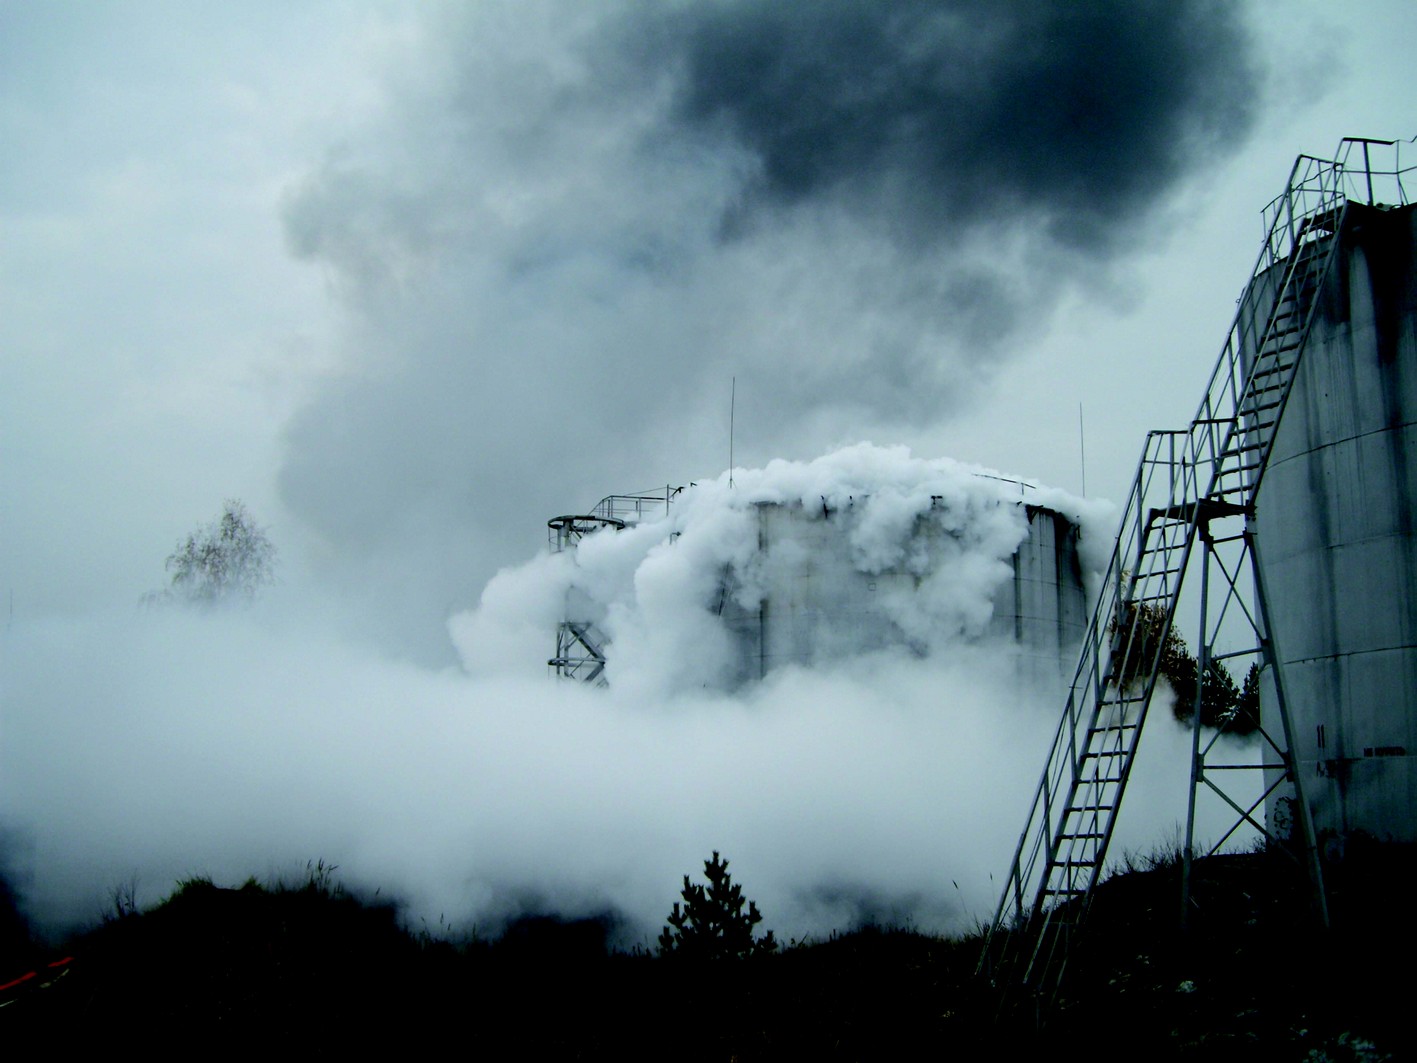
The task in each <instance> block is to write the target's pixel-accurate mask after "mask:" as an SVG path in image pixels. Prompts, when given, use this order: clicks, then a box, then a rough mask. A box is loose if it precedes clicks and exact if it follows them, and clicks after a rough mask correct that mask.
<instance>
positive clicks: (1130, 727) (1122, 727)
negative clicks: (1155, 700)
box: [1087, 698, 1141, 735]
mask: <svg viewBox="0 0 1417 1063" xmlns="http://www.w3.org/2000/svg"><path fill="white" fill-rule="evenodd" d="M1135 700H1137V701H1140V700H1141V699H1140V698H1137V699H1135ZM1138 726H1139V725H1138V724H1135V723H1114V724H1109V725H1107V726H1106V727H1092V728H1089V729H1088V732H1087V733H1088V734H1089V735H1100V734H1109V733H1110V732H1112V731H1135V730H1136V729H1137V727H1138Z"/></svg>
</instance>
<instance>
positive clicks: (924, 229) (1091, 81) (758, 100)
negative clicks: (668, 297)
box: [626, 0, 1258, 250]
mask: <svg viewBox="0 0 1417 1063" xmlns="http://www.w3.org/2000/svg"><path fill="white" fill-rule="evenodd" d="M626 39H627V41H628V43H627V45H626V49H627V52H628V53H629V54H631V55H634V56H635V57H636V58H637V59H638V60H640V61H642V62H645V63H648V62H649V61H650V60H651V58H653V59H654V61H656V62H657V63H659V64H663V65H664V66H666V67H667V68H668V69H669V70H671V71H674V72H675V80H676V90H675V102H674V114H675V118H676V119H677V120H678V121H679V122H681V123H683V124H684V125H685V126H686V127H691V128H696V129H699V130H710V131H713V130H716V131H719V132H721V133H722V134H724V135H726V136H727V137H729V138H730V139H731V140H732V141H734V142H735V143H737V144H738V145H740V146H741V147H742V148H744V149H745V150H746V151H748V152H749V153H750V154H751V156H752V157H753V158H754V159H755V160H756V163H757V171H756V175H755V176H756V180H755V181H754V182H753V184H752V185H751V186H750V187H749V188H747V189H745V210H746V211H747V212H749V213H751V212H754V211H757V210H761V209H765V208H780V207H782V206H789V205H792V204H796V203H800V202H803V201H808V200H811V199H813V198H816V197H821V196H841V197H842V198H844V199H845V200H846V201H847V202H849V203H850V204H852V205H853V206H855V207H858V208H860V209H864V210H866V211H868V212H870V213H872V214H874V215H875V216H876V217H877V220H880V221H882V222H884V223H886V224H888V225H890V226H891V227H892V229H893V231H895V232H896V233H898V234H901V235H913V236H915V237H917V238H920V239H928V240H935V239H939V238H942V237H946V236H947V235H948V230H949V229H950V228H951V227H953V226H957V225H961V224H963V225H970V224H978V223H980V222H983V221H989V220H993V221H999V220H1002V219H1003V218H1004V217H1005V215H1006V214H1008V213H1012V212H1022V213H1023V214H1024V215H1025V216H1026V217H1029V218H1032V219H1034V220H1037V221H1040V222H1042V223H1043V224H1044V225H1045V227H1046V228H1047V230H1048V235H1049V236H1050V237H1051V238H1053V239H1055V240H1057V241H1058V242H1059V243H1061V244H1064V245H1068V246H1075V247H1081V248H1086V249H1091V250H1098V249H1106V248H1110V247H1113V246H1115V244H1116V242H1117V240H1118V239H1119V238H1120V236H1119V234H1125V232H1126V230H1127V229H1128V227H1129V226H1130V225H1131V224H1132V223H1134V222H1135V221H1136V219H1137V217H1138V215H1140V214H1144V213H1146V212H1147V210H1148V209H1149V208H1151V207H1152V206H1154V205H1155V203H1156V202H1157V200H1158V199H1159V198H1160V197H1161V196H1162V195H1164V194H1165V192H1166V191H1167V190H1168V189H1169V188H1170V186H1171V185H1173V184H1174V183H1175V182H1176V181H1177V180H1178V179H1180V178H1181V177H1183V176H1185V175H1186V174H1187V173H1188V172H1189V171H1191V170H1192V169H1193V168H1195V167H1196V166H1198V165H1200V164H1201V163H1203V162H1206V161H1208V160H1209V159H1210V158H1212V157H1213V156H1214V155H1215V154H1216V153H1217V152H1220V151H1222V150H1224V149H1225V148H1227V147H1230V146H1232V145H1233V144H1234V143H1235V142H1236V141H1237V139H1238V138H1239V137H1240V136H1241V135H1242V134H1243V133H1244V132H1245V130H1246V129H1247V127H1248V125H1249V123H1250V119H1251V111H1252V108H1253V107H1254V105H1255V102H1256V98H1257V89H1258V76H1257V74H1256V71H1255V70H1254V67H1253V65H1252V63H1251V61H1250V58H1249V41H1248V39H1247V34H1246V32H1245V29H1244V27H1243V24H1242V22H1241V18H1240V11H1239V9H1238V8H1237V7H1236V6H1235V5H1233V4H1222V3H1217V2H1215V0H1187V2H1182V3H1132V2H1123V3H1098V2H1092V3H1038V2H1036V0H1014V2H999V0H988V2H981V0H942V2H935V3H920V2H918V0H888V2H882V0H824V2H821V3H815V4H812V5H811V6H810V7H800V6H789V5H780V4H778V5H774V4H764V3H758V2H752V0H731V2H722V3H710V4H685V5H680V6H679V7H677V8H676V9H675V10H674V11H673V12H672V13H670V14H666V15H663V16H662V17H659V18H651V19H647V20H644V21H643V22H640V23H639V24H637V25H636V26H635V27H634V29H633V31H627V33H626Z"/></svg>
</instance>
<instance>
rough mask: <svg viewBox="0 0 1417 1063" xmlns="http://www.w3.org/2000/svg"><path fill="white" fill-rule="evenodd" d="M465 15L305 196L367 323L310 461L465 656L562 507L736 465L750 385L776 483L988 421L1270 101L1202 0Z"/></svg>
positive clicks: (315, 487) (304, 188)
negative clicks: (1008, 384) (1195, 178)
mask: <svg viewBox="0 0 1417 1063" xmlns="http://www.w3.org/2000/svg"><path fill="white" fill-rule="evenodd" d="M440 12H441V13H439V14H437V15H429V16H428V17H427V20H426V25H425V36H424V39H423V40H422V41H421V42H419V44H418V47H417V49H416V50H415V52H414V56H413V59H412V60H410V65H411V66H413V67H416V68H417V69H416V70H412V71H411V70H400V71H395V72H393V73H391V75H390V81H389V89H388V100H387V105H386V107H385V109H384V111H383V113H382V115H381V116H377V117H373V118H370V120H369V122H368V124H367V126H366V127H364V128H362V129H356V130H355V131H354V132H353V133H352V134H351V135H350V136H349V137H347V138H345V140H344V141H343V142H342V143H341V144H340V145H339V147H338V149H337V150H332V151H331V152H330V154H329V156H328V157H327V158H326V159H325V160H324V161H323V162H322V163H321V164H320V165H318V166H316V167H315V168H313V169H312V171H311V172H310V173H309V174H308V175H307V176H306V178H305V179H304V180H303V181H302V182H301V183H300V184H299V185H298V187H297V188H296V189H295V190H294V191H293V193H292V195H291V197H290V201H289V206H288V209H287V213H286V226H287V232H288V238H289V241H290V244H291V246H292V248H293V249H294V250H295V251H296V252H297V253H298V254H300V255H303V256H305V257H306V258H308V259H310V260H312V261H315V262H318V263H320V264H322V265H323V266H325V267H326V269H327V271H328V273H329V275H330V277H331V278H332V279H333V280H334V282H335V290H336V291H338V292H339V293H341V295H342V297H343V299H344V303H345V309H346V313H347V322H348V334H347V338H346V342H345V343H344V345H343V348H342V350H341V352H340V354H341V357H342V362H343V364H342V366H341V369H340V371H339V373H338V374H337V376H336V377H335V378H333V379H332V380H331V381H330V383H329V384H328V385H327V386H325V387H324V388H322V389H321V390H319V391H317V392H316V393H315V394H314V395H313V396H312V398H311V400H310V401H309V402H308V403H307V405H306V406H305V408H304V409H303V410H302V411H301V412H300V413H299V414H298V415H297V416H296V417H295V418H294V420H293V421H292V423H291V425H290V427H289V430H288V431H287V434H286V446H285V455H284V461H283V468H282V473H281V488H282V494H283V498H284V500H285V502H286V503H287V505H288V506H289V507H290V509H291V510H292V511H293V512H294V513H296V514H297V515H299V516H300V517H302V518H303V519H304V520H305V522H306V523H307V524H308V525H309V526H310V527H311V528H312V529H314V531H315V532H316V533H317V534H318V535H319V536H320V537H322V538H323V539H324V540H326V541H327V542H328V543H329V544H331V551H330V552H331V554H332V555H337V556H339V557H341V558H343V562H342V564H344V565H345V566H346V569H347V571H346V573H345V578H347V579H348V580H350V581H355V580H361V579H365V578H366V577H364V576H362V575H359V573H360V572H361V566H365V565H367V564H368V562H370V560H371V559H375V558H377V560H378V565H379V568H380V570H381V571H383V572H385V573H386V574H387V583H386V586H385V587H384V588H382V589H381V590H380V592H379V594H378V602H377V608H376V610H375V611H376V612H379V613H381V614H384V615H385V620H384V621H381V623H384V624H385V626H386V627H387V628H388V629H389V630H392V629H393V628H394V627H398V628H400V629H403V630H408V628H409V624H408V618H409V617H412V616H414V615H417V614H418V613H419V611H420V610H421V611H422V613H423V615H425V616H427V617H428V619H427V621H426V622H425V624H424V627H425V630H426V632H427V640H426V644H431V643H432V642H437V643H438V645H439V646H440V651H439V652H446V646H445V640H442V639H441V638H440V637H439V636H438V634H437V632H436V630H435V629H437V628H438V627H439V626H440V624H441V617H442V616H443V615H446V613H447V611H448V610H449V609H450V608H451V607H454V606H458V605H466V604H469V601H470V599H471V597H472V596H473V595H474V594H475V592H476V588H477V587H478V586H479V585H480V583H481V582H482V581H483V580H485V579H486V578H487V577H488V576H490V575H491V573H492V571H494V570H495V568H496V567H498V566H500V565H504V564H507V563H510V562H512V561H515V560H518V559H519V558H520V557H522V556H525V553H526V552H527V551H528V550H530V549H531V548H533V545H534V544H535V543H537V542H538V540H539V534H538V531H537V529H538V527H539V525H540V524H541V523H542V522H543V521H544V520H545V519H546V518H547V517H548V516H550V515H552V514H553V513H559V512H566V511H567V510H568V509H575V508H578V507H582V506H586V505H589V504H591V503H593V502H594V500H595V499H596V498H598V497H599V496H600V495H602V494H607V493H611V492H614V491H624V490H631V489H638V488H643V487H647V486H649V485H652V484H655V483H660V484H662V483H664V482H665V481H666V480H674V481H675V482H676V483H677V482H682V480H685V479H689V478H692V477H695V476H702V475H712V474H714V473H716V472H717V471H718V470H719V469H721V468H722V467H723V464H724V461H725V459H726V457H727V451H728V446H727V438H726V437H727V412H728V411H727V397H728V395H727V393H728V391H729V380H730V378H731V377H737V380H738V393H739V399H740V403H739V407H738V414H739V418H738V427H739V433H740V434H739V443H740V448H739V451H738V454H739V457H740V458H741V459H745V460H747V461H750V462H757V463H759V464H761V463H762V462H764V461H766V460H768V459H769V458H771V457H774V456H787V457H806V456H811V455H812V454H813V453H816V452H819V451H820V449H821V448H823V447H825V446H828V445H833V444H838V443H840V442H842V441H844V440H847V439H860V438H864V437H867V436H869V435H871V434H877V435H878V437H879V438H880V439H881V441H890V440H892V439H898V438H899V436H898V435H897V434H896V432H897V431H898V430H899V429H900V428H901V427H907V428H908V427H909V426H919V425H925V424H929V423H932V422H934V421H937V420H939V419H941V418H945V417H948V416H950V415H951V413H953V412H956V411H958V410H960V409H961V408H963V407H965V406H967V405H968V404H969V403H971V402H972V401H973V400H974V399H975V398H976V397H977V396H978V394H979V392H980V389H981V388H983V387H987V386H988V382H989V379H990V376H991V374H992V373H993V371H994V369H995V367H996V366H997V365H998V364H999V361H1000V359H1002V358H1004V357H1006V356H1007V355H1008V354H1009V352H1010V350H1011V345H1012V344H1015V343H1016V342H1017V340H1018V337H1019V336H1021V335H1022V334H1023V333H1024V331H1025V328H1026V327H1034V328H1038V327H1042V324H1043V322H1045V321H1046V318H1047V315H1048V313H1049V311H1050V310H1051V308H1052V306H1053V304H1054V302H1055V300H1056V299H1057V297H1058V296H1059V294H1060V293H1061V292H1063V291H1066V290H1068V289H1069V288H1070V287H1071V286H1076V285H1083V286H1085V285H1087V284H1089V283H1093V280H1092V279H1089V278H1090V277H1092V278H1100V280H1101V281H1102V282H1105V279H1106V277H1107V274H1108V270H1109V269H1110V268H1111V267H1112V266H1113V265H1115V263H1117V262H1121V261H1125V257H1126V256H1125V254H1124V253H1123V251H1122V248H1123V247H1124V246H1125V242H1126V241H1125V238H1126V237H1127V236H1128V235H1129V234H1131V233H1133V232H1134V231H1135V230H1136V228H1137V226H1138V225H1139V224H1140V223H1142V222H1144V221H1147V220H1149V219H1151V218H1153V217H1154V216H1155V215H1156V214H1157V212H1159V211H1161V210H1163V209H1164V208H1165V207H1166V205H1167V204H1168V203H1169V202H1170V197H1171V195H1172V193H1173V192H1174V191H1175V189H1176V188H1177V187H1178V185H1179V184H1180V183H1182V182H1183V180H1184V179H1185V178H1186V177H1187V176H1188V175H1190V174H1191V173H1192V172H1193V170H1194V168H1195V167H1198V166H1200V165H1201V164H1202V163H1204V162H1206V161H1208V160H1210V159H1211V158H1212V156H1213V155H1214V153H1215V152H1217V151H1219V150H1221V149H1222V148H1223V147H1225V146H1226V145H1230V144H1233V143H1234V142H1235V141H1236V140H1237V138H1239V137H1240V136H1241V135H1242V133H1243V132H1244V130H1245V128H1246V123H1247V115H1248V110H1247V104H1248V99H1249V94H1250V93H1251V92H1252V90H1253V88H1254V84H1255V75H1254V74H1253V72H1252V69H1251V64H1250V61H1249V59H1248V55H1249V53H1248V51H1247V46H1246V40H1245V36H1244V33H1243V32H1242V30H1241V28H1240V25H1239V20H1238V16H1236V15H1235V14H1234V13H1233V11H1232V9H1231V8H1229V7H1227V6H1223V5H1220V4H1215V3H1208V2H1201V0H1193V2H1190V3H1182V4H1142V5H1138V4H1131V3H1116V4H1084V5H1080V4H1074V3H1051V4H1043V3H1022V2H1019V3H1012V4H983V3H965V2H960V0H951V2H942V3H935V4H920V3H881V2H874V3H866V2H860V3H855V2H846V0H834V2H823V3H820V4H813V5H810V6H807V7H803V6H799V7H794V8H789V7H786V6H784V5H774V4H765V3H764V4H758V3H746V2H731V3H709V4H683V5H679V6H675V7H672V8H666V7H663V6H660V5H641V4H624V5H620V6H618V7H615V6H611V5H594V6H589V5H578V4H563V3H554V2H545V3H540V4H530V5H525V6H518V7H517V8H516V9H515V11H508V10H504V9H493V8H486V7H476V8H461V7H450V8H446V9H440ZM430 557H437V558H439V559H440V561H441V562H442V563H444V564H445V565H447V566H449V568H447V569H445V570H444V574H443V575H442V576H440V577H438V578H436V579H434V578H433V577H430V576H429V575H428V570H429V558H430ZM434 584H436V586H434ZM389 588H395V589H394V590H393V591H392V592H390V590H389ZM401 597H402V598H407V601H406V602H405V607H402V608H401V607H399V606H398V604H397V603H398V601H399V600H400V598H401ZM394 614H398V615H399V616H400V617H401V618H400V619H399V620H398V623H397V625H395V624H394V623H393V620H392V616H393V615H394Z"/></svg>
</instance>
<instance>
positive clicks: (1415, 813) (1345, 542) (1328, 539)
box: [1247, 205, 1417, 841]
mask: <svg viewBox="0 0 1417 1063" xmlns="http://www.w3.org/2000/svg"><path fill="white" fill-rule="evenodd" d="M1414 238H1417V211H1414V209H1413V208H1411V207H1404V208H1396V209H1382V208H1373V207H1364V206H1361V205H1351V206H1350V207H1349V208H1348V212H1347V215H1346V218H1345V222H1344V225H1343V227H1342V230H1341V232H1340V233H1339V234H1338V240H1339V245H1338V248H1337V252H1336V253H1337V256H1338V257H1337V259H1336V261H1335V262H1334V264H1333V268H1332V269H1331V270H1330V271H1329V273H1328V275H1327V277H1326V279H1325V281H1324V284H1323V286H1322V288H1321V289H1320V291H1319V294H1318V302H1317V305H1316V308H1315V312H1314V320H1313V325H1312V327H1311V331H1310V334H1309V338H1308V342H1307V344H1306V345H1305V347H1304V350H1303V353H1302V357H1301V361H1300V363H1299V369H1298V372H1297V376H1296V377H1295V381H1294V386H1293V390H1292V392H1291V394H1290V398H1289V402H1288V405H1287V407H1286V408H1285V410H1284V414H1283V417H1282V419H1281V421H1280V423H1279V426H1278V429H1277V434H1276V437H1275V442H1274V449H1273V451H1272V454H1271V457H1270V461H1269V466H1268V469H1267V471H1266V474H1265V479H1264V482H1263V484H1262V486H1261V489H1260V492H1259V495H1258V498H1257V505H1256V523H1255V528H1256V531H1257V535H1258V541H1259V544H1260V557H1261V561H1262V563H1263V565H1264V574H1265V583H1266V585H1267V589H1268V592H1269V601H1268V606H1269V614H1268V621H1269V624H1270V628H1271V632H1272V634H1273V638H1274V640H1275V644H1276V648H1277V650H1278V652H1279V661H1280V665H1281V668H1282V676H1283V680H1284V683H1283V686H1284V691H1285V696H1286V699H1287V703H1288V707H1289V712H1290V719H1291V723H1292V725H1293V740H1294V746H1295V749H1294V753H1295V758H1296V760H1297V762H1298V764H1299V768H1300V772H1301V778H1302V781H1303V785H1304V790H1305V795H1306V797H1307V798H1308V800H1309V802H1310V804H1311V806H1312V808H1313V810H1314V819H1315V826H1316V828H1317V829H1318V830H1319V832H1320V833H1321V834H1327V835H1328V836H1330V837H1334V838H1339V839H1342V838H1344V837H1348V836H1350V835H1352V834H1353V833H1354V832H1359V831H1361V832H1365V833H1367V834H1370V835H1373V836H1376V837H1378V838H1384V839H1395V840H1403V841H1417V760H1415V759H1414V756H1415V755H1417V540H1414V536H1413V523H1414V499H1417V337H1414V309H1417V285H1415V284H1414V276H1413V254H1412V252H1413V246H1414ZM1277 268H1278V267H1277ZM1271 272H1273V271H1271ZM1267 284H1269V282H1268V281H1267V280H1266V278H1264V277H1261V278H1259V279H1258V280H1257V281H1256V283H1255V285H1253V286H1252V288H1251V291H1250V293H1248V294H1247V298H1248V299H1251V300H1254V301H1257V302H1258V301H1260V300H1264V299H1272V298H1273V296H1272V294H1270V295H1265V294H1264V293H1265V290H1266V285H1267ZM1270 286H1271V287H1272V284H1270ZM1263 689H1264V691H1265V694H1264V698H1263V701H1264V705H1263V711H1264V715H1265V726H1266V728H1276V729H1277V727H1278V720H1277V719H1276V718H1275V712H1274V708H1275V706H1274V694H1273V685H1272V684H1271V683H1266V684H1264V688H1263ZM1271 733H1272V734H1275V735H1276V737H1278V734H1279V732H1278V731H1277V730H1271ZM1270 813H1271V822H1272V824H1275V823H1276V822H1277V825H1279V826H1280V827H1281V828H1282V827H1283V824H1284V822H1285V820H1286V819H1287V816H1286V815H1285V810H1281V809H1280V808H1279V807H1278V805H1277V800H1275V799H1272V801H1271V806H1270ZM1277 813H1278V818H1277V820H1276V814H1277Z"/></svg>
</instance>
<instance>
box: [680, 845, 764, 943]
mask: <svg viewBox="0 0 1417 1063" xmlns="http://www.w3.org/2000/svg"><path fill="white" fill-rule="evenodd" d="M704 877H705V878H707V879H708V885H707V886H700V885H697V884H695V883H692V882H690V881H689V876H688V875H685V876H684V889H683V891H682V893H681V896H682V897H683V898H684V902H683V904H682V905H681V904H680V903H679V902H678V901H675V902H674V910H673V911H671V912H670V913H669V925H668V926H666V927H665V928H664V930H663V931H662V932H661V933H660V935H659V954H660V955H661V956H671V955H673V956H683V957H686V958H689V959H705V960H718V959H737V958H739V957H742V956H758V955H765V954H766V953H769V952H772V951H774V950H775V949H776V948H777V941H776V940H775V939H774V938H773V935H772V931H771V930H769V931H768V932H767V934H766V935H764V936H763V937H761V938H754V937H753V928H754V927H755V926H756V925H757V924H758V923H761V922H762V921H763V917H762V913H760V912H759V911H758V906H757V904H756V903H755V902H753V901H746V904H747V906H748V910H747V911H746V912H745V911H743V905H744V903H745V901H744V898H743V887H742V886H740V885H738V884H737V883H736V882H734V881H733V879H732V876H730V875H729V874H728V861H727V860H723V859H720V857H719V855H718V852H717V850H715V851H714V854H713V859H712V860H705V861H704Z"/></svg>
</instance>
